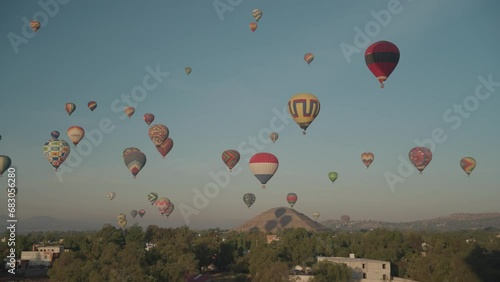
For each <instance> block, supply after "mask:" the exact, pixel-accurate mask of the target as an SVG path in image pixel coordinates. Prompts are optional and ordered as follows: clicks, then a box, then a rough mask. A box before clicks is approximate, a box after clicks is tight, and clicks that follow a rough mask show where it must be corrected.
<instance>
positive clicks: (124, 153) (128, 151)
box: [122, 147, 141, 158]
mask: <svg viewBox="0 0 500 282" xmlns="http://www.w3.org/2000/svg"><path fill="white" fill-rule="evenodd" d="M140 151H141V150H139V149H138V148H136V147H128V148H125V150H123V153H122V157H124V158H125V156H126V155H127V154H128V153H130V152H140Z"/></svg>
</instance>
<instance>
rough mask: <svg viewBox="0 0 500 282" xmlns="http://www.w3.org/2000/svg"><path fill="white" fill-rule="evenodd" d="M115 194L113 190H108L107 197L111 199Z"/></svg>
mask: <svg viewBox="0 0 500 282" xmlns="http://www.w3.org/2000/svg"><path fill="white" fill-rule="evenodd" d="M115 196H116V193H115V192H109V193H108V198H109V199H110V200H113V199H114V198H115Z"/></svg>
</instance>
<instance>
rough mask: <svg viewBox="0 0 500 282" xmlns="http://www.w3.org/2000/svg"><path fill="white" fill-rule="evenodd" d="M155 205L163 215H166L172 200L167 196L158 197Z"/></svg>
mask: <svg viewBox="0 0 500 282" xmlns="http://www.w3.org/2000/svg"><path fill="white" fill-rule="evenodd" d="M155 206H156V207H157V208H158V210H159V211H160V213H161V215H165V213H166V212H167V209H168V206H170V200H169V199H168V198H165V197H161V198H158V200H156V202H155Z"/></svg>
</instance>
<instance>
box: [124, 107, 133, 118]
mask: <svg viewBox="0 0 500 282" xmlns="http://www.w3.org/2000/svg"><path fill="white" fill-rule="evenodd" d="M123 111H124V112H125V114H126V115H127V116H128V118H130V117H131V116H132V115H133V114H134V113H135V108H134V107H126V108H125V109H124V110H123Z"/></svg>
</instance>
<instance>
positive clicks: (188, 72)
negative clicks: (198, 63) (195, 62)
mask: <svg viewBox="0 0 500 282" xmlns="http://www.w3.org/2000/svg"><path fill="white" fill-rule="evenodd" d="M184 71H185V72H186V74H187V75H189V74H190V73H191V71H192V69H191V68H190V67H185V68H184Z"/></svg>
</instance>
